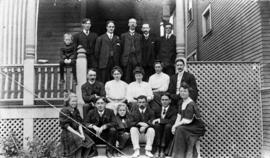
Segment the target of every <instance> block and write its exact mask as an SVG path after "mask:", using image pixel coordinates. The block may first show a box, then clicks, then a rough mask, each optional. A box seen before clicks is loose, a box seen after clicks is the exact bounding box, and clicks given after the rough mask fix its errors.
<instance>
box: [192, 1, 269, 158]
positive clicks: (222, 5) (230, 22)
mask: <svg viewBox="0 0 270 158" xmlns="http://www.w3.org/2000/svg"><path fill="white" fill-rule="evenodd" d="M209 5H210V7H211V16H212V18H211V20H212V30H211V32H210V33H209V34H207V35H206V36H203V34H202V13H203V11H204V10H205V9H206V8H207V7H208V6H209ZM193 12H194V21H193V23H194V24H191V25H188V26H187V40H188V42H187V54H189V53H191V52H192V51H193V50H195V49H197V52H198V59H199V60H201V61H256V62H260V64H261V81H262V82H261V94H262V95H261V100H262V105H263V111H262V113H263V132H264V133H263V138H264V139H263V147H264V149H265V151H270V1H250V0H241V1H236V0H213V1H195V0H193ZM196 38H197V39H196ZM269 155H270V152H269Z"/></svg>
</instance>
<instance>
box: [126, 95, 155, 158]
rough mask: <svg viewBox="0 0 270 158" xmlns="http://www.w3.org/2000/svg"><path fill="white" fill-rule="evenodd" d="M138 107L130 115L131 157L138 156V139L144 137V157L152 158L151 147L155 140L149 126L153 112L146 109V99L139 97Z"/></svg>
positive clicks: (153, 115)
mask: <svg viewBox="0 0 270 158" xmlns="http://www.w3.org/2000/svg"><path fill="white" fill-rule="evenodd" d="M137 102H138V106H137V107H136V108H134V110H133V111H132V113H131V124H132V127H131V129H130V135H131V142H132V145H133V149H134V154H133V155H132V157H138V156H139V155H140V145H139V138H140V136H142V134H145V135H144V139H145V140H146V146H145V155H146V156H148V157H153V154H152V153H151V151H152V145H153V141H154V138H155V130H154V128H153V127H151V126H150V125H151V124H152V121H153V120H154V118H155V114H154V112H153V111H152V110H151V109H150V108H148V107H147V98H146V96H144V95H141V96H139V97H138V98H137Z"/></svg>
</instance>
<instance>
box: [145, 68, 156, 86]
mask: <svg viewBox="0 0 270 158" xmlns="http://www.w3.org/2000/svg"><path fill="white" fill-rule="evenodd" d="M143 69H144V76H143V80H144V81H146V82H147V81H148V80H149V77H150V76H151V75H153V74H154V73H155V70H154V68H153V66H143Z"/></svg>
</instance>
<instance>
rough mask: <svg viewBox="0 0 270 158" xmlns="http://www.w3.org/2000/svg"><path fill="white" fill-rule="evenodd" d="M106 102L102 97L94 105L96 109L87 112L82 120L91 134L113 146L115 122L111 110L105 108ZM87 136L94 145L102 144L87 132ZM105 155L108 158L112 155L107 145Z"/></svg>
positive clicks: (111, 149) (112, 152)
mask: <svg viewBox="0 0 270 158" xmlns="http://www.w3.org/2000/svg"><path fill="white" fill-rule="evenodd" d="M106 102H107V101H106V98H104V97H101V98H99V99H97V101H96V103H95V106H96V108H95V109H92V110H91V111H89V112H88V114H87V116H86V118H85V119H84V120H85V123H86V126H87V127H88V128H89V129H90V130H91V131H92V132H93V133H95V134H96V135H98V136H100V137H101V138H103V139H104V140H106V141H107V142H108V143H110V144H111V145H113V146H114V145H115V142H116V134H117V133H116V125H117V122H116V117H115V115H114V112H113V110H111V109H106V108H105V106H106ZM88 134H89V135H90V136H91V138H93V140H94V141H95V143H98V142H101V143H104V142H102V141H101V140H100V139H97V137H95V136H94V135H93V134H91V133H90V132H89V131H88ZM106 154H107V156H108V157H112V156H113V155H114V150H113V148H111V147H110V146H109V145H107V150H106Z"/></svg>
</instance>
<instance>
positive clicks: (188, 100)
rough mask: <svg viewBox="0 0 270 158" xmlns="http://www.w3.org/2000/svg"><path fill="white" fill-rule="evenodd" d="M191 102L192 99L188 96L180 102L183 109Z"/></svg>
mask: <svg viewBox="0 0 270 158" xmlns="http://www.w3.org/2000/svg"><path fill="white" fill-rule="evenodd" d="M190 102H192V99H191V98H190V97H188V98H187V99H186V100H184V101H183V103H182V110H185V109H186V107H187V105H188V104H189V103H190Z"/></svg>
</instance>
